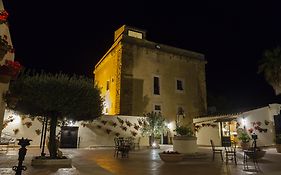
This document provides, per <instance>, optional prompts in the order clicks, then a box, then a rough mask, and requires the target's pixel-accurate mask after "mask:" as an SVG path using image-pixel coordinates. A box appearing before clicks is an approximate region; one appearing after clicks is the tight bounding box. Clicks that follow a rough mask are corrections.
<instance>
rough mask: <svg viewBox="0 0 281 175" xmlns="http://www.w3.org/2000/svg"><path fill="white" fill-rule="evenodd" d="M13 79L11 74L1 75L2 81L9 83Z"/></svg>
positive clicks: (0, 80)
mask: <svg viewBox="0 0 281 175" xmlns="http://www.w3.org/2000/svg"><path fill="white" fill-rule="evenodd" d="M10 80H11V76H10V75H0V83H9V82H10Z"/></svg>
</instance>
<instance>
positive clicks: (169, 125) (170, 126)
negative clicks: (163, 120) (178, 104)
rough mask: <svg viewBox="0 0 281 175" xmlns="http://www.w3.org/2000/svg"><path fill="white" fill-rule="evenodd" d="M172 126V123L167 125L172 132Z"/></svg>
mask: <svg viewBox="0 0 281 175" xmlns="http://www.w3.org/2000/svg"><path fill="white" fill-rule="evenodd" d="M172 126H173V124H172V122H170V123H168V124H167V127H168V128H169V129H170V130H171V129H172Z"/></svg>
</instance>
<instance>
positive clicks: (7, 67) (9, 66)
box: [0, 60, 22, 78]
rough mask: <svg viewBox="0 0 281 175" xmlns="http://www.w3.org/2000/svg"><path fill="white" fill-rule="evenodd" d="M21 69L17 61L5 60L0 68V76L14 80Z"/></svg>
mask: <svg viewBox="0 0 281 175" xmlns="http://www.w3.org/2000/svg"><path fill="white" fill-rule="evenodd" d="M21 69H22V66H21V65H20V63H19V62H18V61H12V60H5V64H4V65H2V66H0V74H2V75H9V76H11V77H13V78H15V77H17V76H18V74H19V72H20V71H21Z"/></svg>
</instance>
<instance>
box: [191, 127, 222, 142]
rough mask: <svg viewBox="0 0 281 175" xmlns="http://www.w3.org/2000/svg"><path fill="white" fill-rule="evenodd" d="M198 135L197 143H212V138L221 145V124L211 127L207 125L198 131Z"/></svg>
mask: <svg viewBox="0 0 281 175" xmlns="http://www.w3.org/2000/svg"><path fill="white" fill-rule="evenodd" d="M196 137H197V144H198V145H202V146H206V145H209V146H210V145H211V142H210V139H212V140H213V142H214V144H215V145H217V146H220V145H221V139H220V133H219V126H216V127H214V128H213V127H211V126H208V127H207V126H205V127H202V128H201V129H199V131H198V132H196Z"/></svg>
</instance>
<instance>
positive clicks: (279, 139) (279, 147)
mask: <svg viewBox="0 0 281 175" xmlns="http://www.w3.org/2000/svg"><path fill="white" fill-rule="evenodd" d="M275 144H276V145H275V147H276V151H277V152H278V153H281V134H276V137H275Z"/></svg>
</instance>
